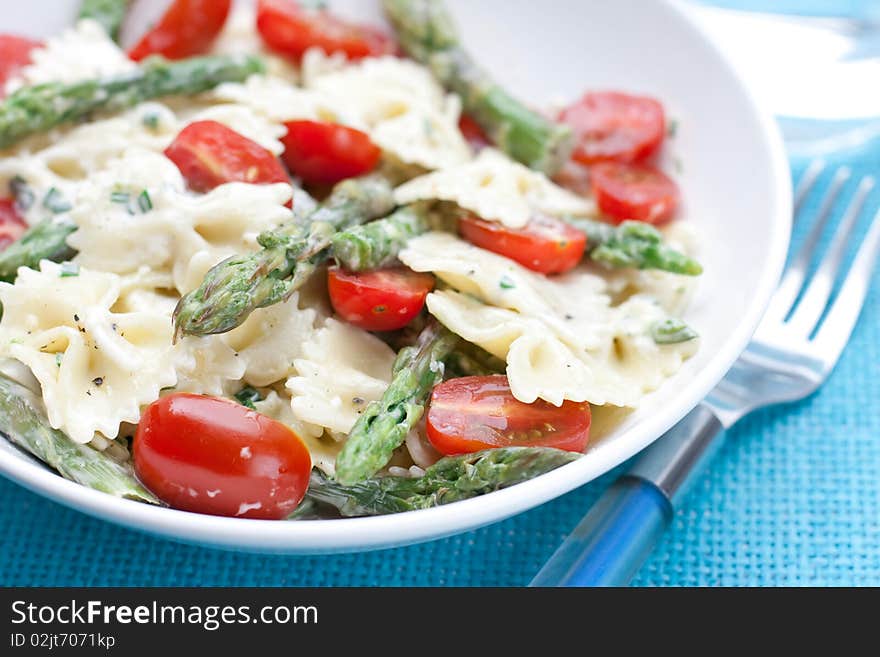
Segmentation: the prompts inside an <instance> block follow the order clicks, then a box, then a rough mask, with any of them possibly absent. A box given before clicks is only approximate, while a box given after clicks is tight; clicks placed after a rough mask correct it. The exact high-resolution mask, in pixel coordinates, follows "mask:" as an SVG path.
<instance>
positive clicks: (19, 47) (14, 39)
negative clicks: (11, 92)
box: [0, 34, 43, 98]
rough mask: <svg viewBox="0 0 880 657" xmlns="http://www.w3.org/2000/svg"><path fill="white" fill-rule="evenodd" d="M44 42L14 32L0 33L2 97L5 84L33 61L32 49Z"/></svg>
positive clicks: (0, 83) (0, 90) (0, 91)
mask: <svg viewBox="0 0 880 657" xmlns="http://www.w3.org/2000/svg"><path fill="white" fill-rule="evenodd" d="M42 45H43V44H42V43H40V42H39V41H34V40H33V39H27V38H25V37H20V36H16V35H14V34H0V98H2V97H3V96H4V93H3V86H4V85H5V84H6V81H7V80H8V79H9V78H11V77H13V76H14V75H15V74H16V73H18V71H20V70H21V69H22V68H24V67H25V66H27V65H28V64H30V63H31V51H32V50H33V49H34V48H39V47H40V46H42Z"/></svg>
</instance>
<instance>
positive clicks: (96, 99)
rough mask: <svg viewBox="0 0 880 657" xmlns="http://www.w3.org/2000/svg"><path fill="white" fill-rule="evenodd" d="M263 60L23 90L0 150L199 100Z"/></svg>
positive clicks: (189, 64)
mask: <svg viewBox="0 0 880 657" xmlns="http://www.w3.org/2000/svg"><path fill="white" fill-rule="evenodd" d="M263 70H264V66H263V62H262V60H260V59H259V58H257V57H250V56H241V55H224V56H214V57H193V58H192V59H186V60H182V61H179V62H168V61H165V60H162V59H158V58H157V59H153V60H151V61H148V62H146V63H145V64H144V65H143V66H141V68H140V69H138V70H137V71H135V72H133V73H127V74H125V75H120V76H117V77H111V78H105V79H98V80H85V81H82V82H75V83H73V84H64V83H59V82H50V83H48V84H41V85H36V86H33V87H25V88H23V89H19V90H18V91H16V92H15V93H14V94H12V95H11V96H9V97H8V98H7V99H6V100H5V101H3V102H2V103H0V148H6V147H7V146H11V145H13V144H15V143H16V142H18V141H20V140H22V139H24V138H25V137H28V136H30V135H34V134H38V133H43V132H48V131H49V130H51V129H53V128H55V127H58V126H61V125H64V124H68V123H74V122H76V121H81V120H84V119H87V118H88V117H90V116H91V115H92V114H93V113H95V112H99V111H101V112H114V111H119V110H122V109H125V108H128V107H132V106H134V105H137V104H138V103H141V102H144V101H146V100H150V99H152V98H159V97H161V96H171V95H194V94H198V93H201V92H203V91H207V90H208V89H212V88H214V87H216V86H217V85H218V84H221V83H223V82H241V81H243V80H245V79H246V78H248V77H249V76H250V75H253V74H254V73H262V72H263Z"/></svg>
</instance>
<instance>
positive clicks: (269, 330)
mask: <svg viewBox="0 0 880 657" xmlns="http://www.w3.org/2000/svg"><path fill="white" fill-rule="evenodd" d="M315 317H316V313H315V311H314V310H313V309H311V308H300V307H299V294H297V293H294V294H293V295H291V297H290V299H288V300H287V301H285V302H284V303H279V304H276V305H274V306H271V307H269V308H260V309H258V310H256V311H254V312H253V313H251V316H250V317H248V318H247V320H246V321H245V322H244V324H242V325H241V326H239V327H238V328H236V329H234V330H232V331H230V332H229V333H225V334H223V336H222V339H223V341H224V342H225V343H226V344H227V345H229V347H230V348H232V349H233V350H234V351H235V353H236V354H237V356H238V358H239V359H240V360H241V361H242V362H243V363H245V371H244V373H243V374H242V376H240V377H239V378H243V379H244V380H245V381H246V382H247V383H249V384H251V385H254V386H266V385H269V384H270V383H275V382H276V381H281V380H282V379H286V378H287V377H288V376H289V375H290V374H292V373H293V371H294V362H295V361H296V359H297V358H299V356H300V355H302V353H303V350H304V344H306V343H307V342H308V341H309V340H311V339H312V336H313V335H314V332H315V328H314V326H315Z"/></svg>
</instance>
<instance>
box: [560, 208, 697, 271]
mask: <svg viewBox="0 0 880 657" xmlns="http://www.w3.org/2000/svg"><path fill="white" fill-rule="evenodd" d="M565 221H567V222H568V223H569V224H571V225H572V226H574V227H575V228H577V229H578V230H580V231H582V232H584V233H586V235H587V249H588V251H589V257H590V259H592V260H594V261H596V262H598V263H600V264H602V265H604V266H606V267H609V268H618V267H635V268H636V269H661V270H663V271H669V272H673V273H675V274H685V275H687V276H698V275H700V274H702V273H703V268H702V267H701V266H700V263H698V262H697V261H696V260H694V259H693V258H690V257H688V256H686V255H684V254H683V253H679V252H678V251H676V250H675V249H671V248H669V247H668V246H666V245H665V244H663V234H662V233H661V232H660V231H659V230H657V229H656V228H654V227H653V226H651V225H650V224H646V223H644V222H642V221H624V222H623V223H622V224H620V225H619V226H612V225H611V224H606V223H605V222H603V221H596V220H595V219H586V218H583V217H565Z"/></svg>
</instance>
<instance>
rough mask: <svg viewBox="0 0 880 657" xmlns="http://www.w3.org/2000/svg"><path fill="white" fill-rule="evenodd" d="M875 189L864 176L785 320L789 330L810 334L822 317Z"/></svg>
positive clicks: (871, 178) (872, 182)
mask: <svg viewBox="0 0 880 657" xmlns="http://www.w3.org/2000/svg"><path fill="white" fill-rule="evenodd" d="M873 188H874V178H873V177H871V176H866V177H865V178H862V180H861V182H860V183H859V187H858V189H857V190H856V193H855V195H854V196H853V199H852V201H850V204H849V207H847V209H846V213H845V214H844V217H843V219H842V220H841V222H840V226H838V228H837V230H836V232H835V233H834V239H833V241H832V242H831V246H830V247H828V252H827V254H826V255H825V257H824V258H823V260H822V263H821V264H820V265H819V268H818V269H817V270H816V273H815V274H814V275H813V278H812V280H811V281H810V284H809V286H808V287H807V289H806V291H805V292H804V294H803V296H802V297H801V300H800V301H799V302H798V304H797V308H795V311H794V314H793V315H792V316H791V318H790V319H789V320H788V322H789V324H790V326H791V328H793V329H795V330H796V331H798V332H799V333H801V334H803V335H804V336H808V335H810V333H812V332H813V329H814V328H815V327H816V322H818V321H819V319H820V318H821V317H822V313H823V312H824V310H825V306H826V305H828V298H829V297H830V296H831V291H832V290H833V289H834V281H835V280H836V279H837V275H838V272H839V270H840V265H841V264H842V263H843V258H844V255H845V254H846V245H847V242H848V241H849V239H850V237H851V234H852V232H853V229H854V228H855V225H856V220H857V219H858V218H859V216H860V215H861V214H862V209H863V208H864V206H865V201H866V200H867V198H868V194H870V193H871V190H872V189H873Z"/></svg>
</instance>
